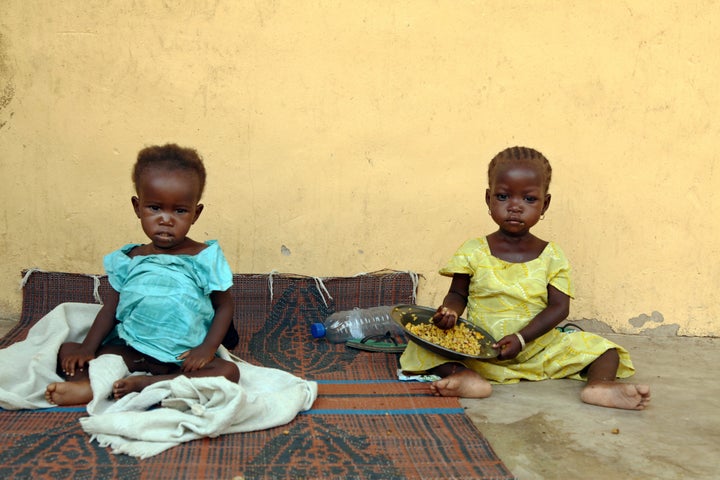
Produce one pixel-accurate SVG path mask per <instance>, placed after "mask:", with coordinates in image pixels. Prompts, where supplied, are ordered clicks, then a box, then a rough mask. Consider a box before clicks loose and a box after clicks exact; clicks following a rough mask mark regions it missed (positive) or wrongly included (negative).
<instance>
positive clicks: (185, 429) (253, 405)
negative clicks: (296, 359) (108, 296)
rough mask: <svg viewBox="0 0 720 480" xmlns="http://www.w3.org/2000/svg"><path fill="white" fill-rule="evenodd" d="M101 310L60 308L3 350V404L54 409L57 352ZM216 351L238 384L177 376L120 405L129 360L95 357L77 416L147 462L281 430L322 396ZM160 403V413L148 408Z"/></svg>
mask: <svg viewBox="0 0 720 480" xmlns="http://www.w3.org/2000/svg"><path fill="white" fill-rule="evenodd" d="M98 309H99V306H98V305H88V304H63V305H60V306H58V307H57V308H55V309H54V310H53V311H51V312H50V313H48V315H47V316H45V317H43V318H42V319H41V320H40V321H39V322H38V323H37V324H36V325H35V326H33V328H32V329H31V330H30V332H29V333H28V338H27V340H25V341H23V342H19V343H16V344H14V345H12V346H10V347H8V348H6V349H3V350H0V362H2V364H3V365H4V366H5V365H13V364H14V365H18V366H19V368H18V369H17V370H14V371H13V372H12V374H9V373H8V372H7V371H6V370H9V369H6V368H3V369H2V373H0V406H2V407H3V408H44V407H48V406H50V405H49V404H48V403H47V402H46V401H45V397H44V393H45V387H46V386H47V384H48V383H51V382H54V381H61V380H62V379H61V378H59V377H58V376H57V375H56V374H55V373H54V372H55V364H56V357H57V351H58V348H59V346H60V345H61V344H62V342H63V341H66V340H67V341H79V340H80V339H82V338H83V337H84V335H85V334H86V332H87V329H88V328H89V325H90V324H91V323H92V320H93V319H94V318H95V314H96V313H97V311H98ZM81 317H85V320H84V321H81ZM88 317H90V318H88ZM57 337H61V338H60V339H58V338H57ZM28 341H29V342H28ZM13 347H15V348H13ZM33 351H34V353H32V352H33ZM219 353H220V355H221V356H222V357H223V358H225V359H228V360H231V361H235V363H236V364H237V365H238V368H239V369H240V381H239V382H238V383H237V384H236V383H232V382H230V381H228V380H227V379H225V378H223V377H204V378H188V377H185V376H179V377H176V378H174V379H172V380H165V381H161V382H157V383H154V384H152V385H150V386H149V387H147V388H145V389H143V391H142V392H134V393H131V394H128V395H126V396H124V397H123V398H121V399H120V400H117V401H116V400H111V399H110V398H109V397H110V394H111V393H112V383H113V382H114V381H115V380H117V379H119V378H123V377H124V376H126V375H127V374H128V370H127V367H126V366H125V362H124V361H123V360H122V358H121V357H119V356H117V355H102V356H100V357H98V358H96V359H94V360H92V361H91V362H90V370H89V373H90V384H91V386H92V388H93V400H92V401H91V402H90V403H89V404H88V407H87V408H88V413H89V414H90V417H84V418H81V419H80V422H81V425H82V427H83V429H84V430H85V431H86V432H87V433H88V434H90V435H91V436H92V439H95V440H97V441H98V443H99V444H100V445H102V446H109V447H111V448H112V451H113V453H125V454H128V455H132V456H137V457H141V458H147V457H150V456H153V455H157V454H158V453H160V452H162V451H164V450H167V449H168V448H171V447H173V446H176V445H178V444H180V443H182V442H186V441H189V440H194V439H198V438H202V437H217V436H218V435H222V434H226V433H237V432H249V431H254V430H263V429H267V428H271V427H276V426H280V425H284V424H286V423H288V422H290V421H291V420H292V419H293V418H295V416H296V415H297V414H298V413H299V412H301V411H305V410H308V409H310V408H311V407H312V404H313V402H314V401H315V399H316V398H317V384H316V383H315V382H309V381H306V380H303V379H301V378H298V377H296V376H294V375H292V374H290V373H288V372H284V371H282V370H277V369H274V368H266V367H259V366H256V365H251V364H249V363H246V362H243V361H241V360H239V359H236V358H234V357H232V356H231V355H230V354H229V353H228V352H227V350H226V349H225V348H224V347H221V348H220V350H219ZM28 360H30V361H28ZM25 365H28V368H25ZM29 370H30V371H29ZM34 370H37V371H39V372H40V373H37V372H35V373H33V371H34ZM29 377H32V379H30V378H29ZM25 393H27V395H25ZM23 397H27V398H23ZM158 403H160V405H161V406H160V407H159V408H154V409H152V410H148V409H149V408H150V407H153V406H155V405H157V404H158Z"/></svg>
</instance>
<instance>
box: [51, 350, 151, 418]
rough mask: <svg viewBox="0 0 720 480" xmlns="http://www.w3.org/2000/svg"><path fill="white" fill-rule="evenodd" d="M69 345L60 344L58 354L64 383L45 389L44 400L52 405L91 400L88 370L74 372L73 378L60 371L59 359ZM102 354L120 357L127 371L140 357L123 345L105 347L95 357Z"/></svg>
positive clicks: (72, 403)
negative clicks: (126, 366)
mask: <svg viewBox="0 0 720 480" xmlns="http://www.w3.org/2000/svg"><path fill="white" fill-rule="evenodd" d="M66 345H69V344H65V343H64V344H62V345H61V346H60V352H59V353H58V375H60V376H62V377H64V378H65V381H64V382H54V383H51V384H50V385H48V386H47V389H45V400H47V401H48V403H52V404H54V405H80V404H83V403H88V402H89V401H90V400H92V398H93V392H92V388H90V377H89V375H88V369H87V368H83V369H82V370H80V369H78V370H75V374H74V375H73V376H68V375H66V374H65V372H63V371H62V370H61V367H60V366H59V363H60V361H59V359H60V358H62V356H63V348H65V347H66ZM103 354H115V355H120V356H121V357H122V358H123V360H124V361H125V364H126V365H128V369H130V370H132V368H131V367H130V365H132V364H133V363H134V362H136V361H137V360H138V359H139V358H141V355H140V354H139V353H138V352H137V351H135V350H134V349H132V348H130V347H127V346H123V345H105V346H103V347H101V348H100V349H99V350H98V351H97V355H96V356H100V355H103Z"/></svg>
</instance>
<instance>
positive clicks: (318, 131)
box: [0, 0, 720, 336]
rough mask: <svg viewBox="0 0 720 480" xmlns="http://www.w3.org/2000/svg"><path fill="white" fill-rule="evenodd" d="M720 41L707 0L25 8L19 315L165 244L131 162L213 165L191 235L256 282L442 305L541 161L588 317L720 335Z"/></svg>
mask: <svg viewBox="0 0 720 480" xmlns="http://www.w3.org/2000/svg"><path fill="white" fill-rule="evenodd" d="M718 25H720V5H718V4H717V3H716V2H713V1H709V0H702V1H666V2H657V1H654V0H653V1H637V2H636V1H633V2H620V1H609V2H590V1H576V2H572V1H566V2H557V1H554V0H553V1H503V2H496V1H475V2H471V1H448V2H443V1H423V0H414V1H407V2H386V1H357V0H352V1H340V2H337V1H327V2H323V1H296V0H292V1H255V2H236V1H210V0H206V1H201V0H197V1H165V2H160V1H155V0H145V1H142V0H138V1H135V2H127V1H124V0H114V1H110V2H107V1H102V2H100V1H87V0H83V1H80V0H67V1H64V2H47V1H38V0H3V1H2V2H0V35H1V36H0V155H1V158H0V162H1V163H0V185H1V190H0V196H1V198H2V206H3V208H2V211H1V212H0V251H1V252H2V257H1V258H2V260H1V261H0V312H2V315H4V316H14V315H17V314H18V312H19V308H20V302H21V294H20V291H19V289H18V282H19V279H20V271H21V269H23V268H28V267H39V268H42V269H45V270H60V271H71V272H86V273H99V272H102V256H103V255H104V254H106V253H108V252H110V251H111V250H114V249H115V248H117V247H119V246H120V245H122V244H124V243H129V242H143V241H144V237H143V235H142V231H141V230H140V228H139V225H138V223H137V220H136V219H135V217H134V215H133V212H132V210H131V206H130V196H131V195H132V193H133V192H132V187H131V182H130V177H129V175H130V167H131V165H132V162H133V161H134V158H135V155H136V153H137V151H138V150H139V149H140V148H141V147H143V146H145V145H149V144H154V143H164V142H168V141H173V142H178V143H180V144H183V145H189V146H195V147H197V148H198V149H199V151H200V152H201V153H202V154H203V156H204V157H205V160H206V164H207V167H208V170H209V178H208V186H207V190H206V192H207V193H206V196H205V198H204V203H205V205H206V208H205V211H204V213H203V215H202V217H201V219H200V220H199V221H198V223H197V224H196V226H195V227H194V229H193V230H192V231H191V232H192V236H193V238H195V239H196V240H205V239H208V238H218V239H219V240H220V241H221V245H222V246H223V248H224V250H225V252H226V254H227V257H228V259H229V261H230V263H231V266H232V267H233V270H234V271H236V272H269V271H270V270H273V269H276V270H279V271H281V272H285V273H298V274H306V275H317V276H334V275H352V274H355V273H358V272H367V271H374V270H379V269H383V268H393V269H400V270H413V271H415V272H418V273H420V274H422V276H423V277H422V279H421V283H420V296H419V299H418V301H419V303H422V304H427V305H436V304H437V303H438V302H439V301H440V300H441V299H442V297H443V295H444V294H445V292H446V290H447V287H448V285H449V280H448V279H446V278H443V277H440V276H439V275H438V274H437V270H438V268H440V267H441V266H442V265H443V264H444V262H445V261H446V260H447V259H448V258H449V257H450V256H451V254H452V253H453V252H454V250H455V249H456V248H457V247H458V246H459V245H460V244H461V243H462V242H463V241H464V240H465V239H467V238H469V237H471V236H475V235H482V234H486V233H489V232H490V231H491V230H492V228H493V227H494V225H492V224H491V222H490V219H489V216H488V215H487V213H486V210H487V209H486V207H485V205H484V198H483V195H484V189H485V186H486V178H485V170H486V165H487V162H488V161H489V160H490V158H491V157H492V156H493V155H494V154H495V153H496V152H497V151H499V150H501V149H503V148H505V147H507V146H511V145H515V144H522V145H528V146H532V147H535V148H537V149H539V150H541V151H542V152H544V153H545V154H546V155H547V156H548V157H549V158H550V160H551V162H552V164H553V166H554V169H555V176H554V181H553V185H552V186H551V193H552V194H553V203H552V206H551V209H550V211H549V212H548V215H547V218H546V219H545V220H544V221H543V222H542V223H541V224H540V225H539V226H538V227H537V231H536V233H537V234H538V235H539V236H541V237H543V238H546V239H553V240H555V241H557V242H558V243H559V244H560V245H561V246H562V247H563V248H564V249H565V251H566V253H567V254H568V256H569V257H570V259H571V261H572V263H573V267H574V269H575V278H576V282H577V294H578V295H577V299H576V300H575V301H574V302H573V304H572V310H571V318H574V319H580V318H594V319H598V320H601V321H603V322H606V323H608V324H609V325H610V326H612V327H613V328H614V329H616V330H617V331H621V332H630V333H632V332H640V331H642V330H644V329H647V328H651V327H657V326H661V325H673V324H676V325H678V326H679V333H680V334H682V335H701V336H706V335H718V334H720V303H719V302H717V301H716V297H715V290H716V287H717V286H718V285H720V270H719V269H718V258H720V242H719V241H718V237H720V222H718V221H717V220H716V216H717V214H718V212H719V211H720V202H719V200H718V190H719V187H720V178H719V173H718V170H719V168H718V167H717V166H716V165H717V164H718V160H717V158H716V157H717V153H716V152H717V150H718V143H719V137H718V130H719V129H720V127H719V124H718V121H717V117H718V111H719V108H718V107H719V106H720V89H718V88H717V82H718V78H720V56H718V55H717V52H716V50H717V46H718V45H719V44H720V28H718Z"/></svg>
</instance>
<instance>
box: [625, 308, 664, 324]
mask: <svg viewBox="0 0 720 480" xmlns="http://www.w3.org/2000/svg"><path fill="white" fill-rule="evenodd" d="M664 321H665V317H663V315H662V313H660V312H658V311H653V312H652V313H651V314H650V315H645V314H644V313H641V314H640V315H638V316H637V317H634V318H631V319H630V325H632V326H633V327H637V328H640V327H642V326H643V325H645V324H646V323H647V322H654V323H663V322H664Z"/></svg>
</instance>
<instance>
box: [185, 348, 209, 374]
mask: <svg viewBox="0 0 720 480" xmlns="http://www.w3.org/2000/svg"><path fill="white" fill-rule="evenodd" d="M215 350H216V349H212V348H210V347H207V346H205V345H199V346H197V347H195V348H193V349H191V350H188V351H187V352H185V353H183V354H181V355H180V356H179V357H178V360H182V361H183V363H182V371H183V372H195V371H197V370H200V369H202V368H204V367H205V366H206V365H207V364H208V363H210V362H212V361H213V359H214V358H215Z"/></svg>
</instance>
